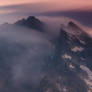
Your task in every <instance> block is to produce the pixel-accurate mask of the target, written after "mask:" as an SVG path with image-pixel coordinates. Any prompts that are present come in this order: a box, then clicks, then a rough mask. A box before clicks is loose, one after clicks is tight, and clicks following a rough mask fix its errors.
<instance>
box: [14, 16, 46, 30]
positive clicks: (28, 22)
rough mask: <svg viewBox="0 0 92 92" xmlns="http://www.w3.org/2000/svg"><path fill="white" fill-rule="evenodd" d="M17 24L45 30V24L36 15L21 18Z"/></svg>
mask: <svg viewBox="0 0 92 92" xmlns="http://www.w3.org/2000/svg"><path fill="white" fill-rule="evenodd" d="M15 24H16V25H19V26H23V27H27V28H32V29H36V30H40V31H43V25H44V24H43V23H42V22H41V21H40V20H39V19H37V18H35V17H34V16H29V17H28V18H27V19H22V20H19V21H17V22H16V23H15Z"/></svg>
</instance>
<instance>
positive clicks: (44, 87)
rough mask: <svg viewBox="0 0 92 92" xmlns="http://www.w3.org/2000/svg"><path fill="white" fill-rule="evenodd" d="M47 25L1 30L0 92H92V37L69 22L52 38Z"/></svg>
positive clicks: (31, 22)
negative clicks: (48, 34)
mask: <svg viewBox="0 0 92 92" xmlns="http://www.w3.org/2000/svg"><path fill="white" fill-rule="evenodd" d="M44 24H45V23H42V22H41V21H40V20H39V19H37V18H35V17H28V18H27V19H23V20H20V21H18V22H16V23H14V24H4V25H2V26H1V27H0V60H1V61H0V92H12V91H13V92H92V62H91V61H92V38H91V37H90V36H89V35H88V34H87V33H86V32H85V31H84V30H83V29H82V28H81V27H79V26H78V25H77V24H75V23H74V22H73V21H70V22H69V23H68V24H67V26H65V25H62V26H61V28H59V32H60V33H59V36H58V37H56V39H55V38H54V39H53V38H52V39H49V37H48V36H47V33H46V32H43V27H44ZM45 28H46V27H45ZM47 29H48V28H47ZM47 29H45V30H47ZM39 31H40V32H39ZM56 31H57V30H56ZM47 37H48V38H47Z"/></svg>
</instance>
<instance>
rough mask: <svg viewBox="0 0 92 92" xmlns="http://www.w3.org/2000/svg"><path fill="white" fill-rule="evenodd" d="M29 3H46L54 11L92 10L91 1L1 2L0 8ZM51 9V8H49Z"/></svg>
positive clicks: (37, 0)
mask: <svg viewBox="0 0 92 92" xmlns="http://www.w3.org/2000/svg"><path fill="white" fill-rule="evenodd" d="M29 3H44V4H46V5H47V6H48V5H49V4H50V5H51V7H52V8H54V9H60V8H61V9H65V10H67V9H76V8H84V7H86V8H88V9H92V1H91V0H44V1H43V0H22V1H20V0H13V1H12V0H3V1H0V6H8V5H17V4H29ZM48 8H50V7H48Z"/></svg>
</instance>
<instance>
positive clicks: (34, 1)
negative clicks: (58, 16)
mask: <svg viewBox="0 0 92 92" xmlns="http://www.w3.org/2000/svg"><path fill="white" fill-rule="evenodd" d="M71 10H75V11H76V10H78V11H79V10H82V11H92V0H0V23H2V22H6V21H12V20H13V19H15V20H17V18H21V17H24V16H29V15H37V14H38V13H43V12H48V11H71ZM89 15H90V14H89ZM15 17H16V18H15Z"/></svg>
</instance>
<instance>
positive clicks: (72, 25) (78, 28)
mask: <svg viewBox="0 0 92 92" xmlns="http://www.w3.org/2000/svg"><path fill="white" fill-rule="evenodd" d="M68 26H69V27H71V28H73V29H76V30H82V29H81V28H80V27H79V26H78V25H77V24H75V23H74V22H73V21H70V22H69V23H68Z"/></svg>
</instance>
